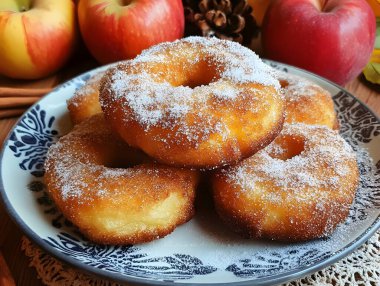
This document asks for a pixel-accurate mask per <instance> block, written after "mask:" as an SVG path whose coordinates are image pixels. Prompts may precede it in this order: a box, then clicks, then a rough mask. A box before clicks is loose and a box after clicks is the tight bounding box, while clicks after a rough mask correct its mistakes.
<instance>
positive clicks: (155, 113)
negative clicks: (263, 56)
mask: <svg viewBox="0 0 380 286" xmlns="http://www.w3.org/2000/svg"><path fill="white" fill-rule="evenodd" d="M274 73H275V72H274V70H273V69H272V68H271V67H269V66H268V65H266V64H264V63H263V62H262V61H261V60H260V59H259V58H258V57H257V55H255V54H254V53H253V52H252V51H250V50H248V49H246V48H244V47H242V46H240V45H239V44H236V43H232V42H230V41H223V40H219V39H206V38H200V37H191V38H186V39H182V40H178V41H175V42H171V43H163V44H159V45H157V46H154V47H152V48H150V49H148V50H146V51H144V52H143V53H142V54H141V56H138V57H137V58H135V59H134V60H131V61H128V62H124V63H121V64H119V65H118V67H116V68H113V69H111V70H109V71H108V72H107V75H106V76H105V78H104V81H103V83H102V86H101V89H100V103H101V106H102V109H103V112H104V114H105V117H106V118H107V120H108V121H109V122H110V124H111V126H112V127H113V128H114V129H115V130H116V131H117V132H118V133H119V134H120V135H121V137H123V139H124V140H126V141H127V142H128V144H130V145H131V146H134V147H137V148H140V149H142V150H143V151H144V152H146V153H147V154H148V155H150V156H151V157H153V158H155V159H157V160H158V161H160V162H163V163H165V164H170V165H175V166H186V167H195V168H215V167H217V166H221V165H226V164H229V163H234V162H237V161H238V160H241V159H242V158H243V157H247V156H250V155H251V154H253V153H254V152H256V151H257V150H258V149H261V148H263V146H265V145H267V144H268V143H269V142H270V141H271V140H272V139H273V138H274V136H276V134H277V133H278V132H279V131H280V129H281V126H282V122H283V112H284V102H283V97H282V95H281V94H280V93H279V88H280V85H279V82H278V81H277V80H276V79H275V78H274V76H273V74H274ZM253 118H254V119H255V120H252V119H253Z"/></svg>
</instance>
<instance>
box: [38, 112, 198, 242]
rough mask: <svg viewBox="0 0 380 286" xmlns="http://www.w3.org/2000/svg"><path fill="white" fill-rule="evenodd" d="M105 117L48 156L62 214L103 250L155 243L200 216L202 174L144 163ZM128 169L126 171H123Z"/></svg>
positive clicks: (49, 178)
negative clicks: (196, 201) (198, 201)
mask: <svg viewBox="0 0 380 286" xmlns="http://www.w3.org/2000/svg"><path fill="white" fill-rule="evenodd" d="M141 156H142V155H141V154H137V153H136V150H134V149H132V148H130V147H128V146H127V145H126V144H125V143H124V142H122V141H121V140H120V139H117V138H116V137H115V136H113V134H112V133H111V131H110V129H109V128H108V126H107V125H106V123H105V121H104V118H103V114H99V115H95V116H93V117H91V118H89V119H87V120H85V121H83V122H82V123H80V124H78V125H76V126H75V127H74V130H73V131H72V132H70V133H69V134H68V135H66V136H63V137H62V138H60V139H59V141H58V142H57V143H56V144H54V145H53V146H52V147H51V148H50V149H49V152H48V154H47V159H46V163H45V169H46V173H45V181H46V185H47V189H48V193H49V195H50V196H51V198H52V199H53V200H54V202H55V203H56V205H57V206H58V208H59V209H60V210H61V211H62V213H63V214H64V215H65V217H67V218H68V219H69V220H70V221H72V222H73V224H75V225H76V226H77V227H78V228H79V230H80V231H81V232H82V233H83V234H84V235H85V236H87V237H88V238H89V239H90V240H92V241H94V242H97V243H101V244H130V243H141V242H146V241H151V240H153V239H156V238H160V237H163V236H165V235H167V234H169V233H170V232H172V231H173V230H174V229H175V227H176V226H178V225H180V224H183V223H185V222H186V221H188V220H189V219H190V218H191V217H192V216H193V213H194V207H193V202H194V197H195V188H196V185H197V182H198V173H197V172H196V171H191V170H185V169H180V168H173V167H167V166H163V165H158V164H154V163H143V164H139V165H136V166H134V167H128V164H132V165H133V164H136V163H138V162H139V161H140V157H141ZM118 166H123V167H125V168H117V167H118Z"/></svg>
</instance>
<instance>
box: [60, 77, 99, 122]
mask: <svg viewBox="0 0 380 286" xmlns="http://www.w3.org/2000/svg"><path fill="white" fill-rule="evenodd" d="M103 75H104V72H99V73H97V74H95V75H93V76H92V77H91V78H90V79H89V80H88V81H87V82H86V83H85V84H84V85H83V86H82V87H81V88H79V89H78V90H77V91H76V92H75V94H74V96H73V97H72V98H70V99H69V100H67V109H68V110H69V113H70V118H71V121H72V123H73V124H78V123H80V122H82V121H83V120H85V119H87V118H89V117H91V116H92V115H95V114H98V113H101V112H102V109H101V107H100V103H99V84H100V81H101V79H102V77H103Z"/></svg>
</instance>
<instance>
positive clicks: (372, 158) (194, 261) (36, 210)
mask: <svg viewBox="0 0 380 286" xmlns="http://www.w3.org/2000/svg"><path fill="white" fill-rule="evenodd" d="M268 63H269V64H271V65H272V66H274V67H275V68H278V69H281V70H284V71H286V72H290V73H294V74H297V75H300V76H303V77H305V78H308V79H310V80H312V81H314V82H316V83H318V84H319V85H321V86H323V87H324V88H325V89H327V90H329V91H330V92H331V94H332V95H333V99H334V102H335V106H336V110H337V112H338V114H339V121H340V125H341V134H342V136H343V137H344V138H345V139H346V140H347V141H348V142H349V144H350V145H351V146H352V147H353V148H354V149H355V150H356V151H357V152H358V158H359V166H360V172H361V180H360V188H359V190H358V192H357V196H356V199H355V202H354V204H353V206H352V209H351V212H350V216H349V218H348V219H347V221H346V222H345V223H344V224H342V225H340V226H339V227H338V228H337V230H336V231H335V232H334V234H333V235H332V236H331V237H329V238H326V239H320V240H315V241H311V242H305V243H296V244H284V243H274V242H270V241H255V240H247V239H242V238H240V237H239V236H237V235H235V234H234V233H232V232H230V231H229V230H228V229H226V228H225V227H224V225H223V224H222V223H221V222H220V220H219V219H218V217H217V216H216V215H215V213H214V211H213V208H212V202H211V200H210V199H209V198H208V196H207V193H205V194H204V198H201V200H200V204H199V205H198V212H197V214H196V216H195V217H194V218H193V219H192V220H191V221H190V222H188V223H186V224H185V225H182V226H180V227H179V228H177V229H176V230H175V231H174V232H173V233H172V234H170V235H168V236H166V237H165V238H163V239H160V240H157V241H154V242H151V243H145V244H140V245H128V246H102V245H97V244H93V243H91V242H89V241H87V240H86V239H84V238H83V237H82V236H81V235H80V233H79V232H78V231H77V230H76V228H75V227H73V226H72V225H71V224H70V222H68V221H67V220H65V218H64V217H63V216H62V215H61V214H60V213H59V211H58V210H57V209H56V207H55V206H54V204H53V203H52V202H51V200H50V199H49V197H48V196H47V194H46V190H45V186H44V183H43V174H44V171H43V163H44V159H45V155H46V152H47V150H48V148H49V146H51V145H52V144H54V142H55V141H57V139H58V138H59V137H60V136H62V135H64V134H66V133H67V132H68V131H69V130H70V129H71V128H72V126H71V123H70V119H69V116H68V111H67V109H66V100H67V99H68V98H70V97H71V96H72V95H73V93H74V91H75V90H76V89H77V88H79V87H80V86H82V85H83V84H84V83H85V81H86V80H87V79H88V78H89V77H90V76H91V75H93V74H94V73H96V72H97V71H99V70H100V69H104V68H100V69H97V70H93V71H89V72H87V73H85V74H83V75H81V76H79V77H76V78H74V79H72V80H70V81H68V82H66V83H64V84H63V85H61V86H60V87H58V88H57V89H55V90H54V91H53V92H51V93H49V94H48V95H47V96H45V97H44V98H43V99H41V100H40V101H39V102H38V103H37V104H35V105H34V106H32V107H31V108H30V109H29V110H28V111H27V112H26V113H25V114H24V115H23V116H22V117H21V119H20V120H19V121H18V122H17V124H16V125H15V127H14V128H13V130H12V131H11V132H10V134H9V136H8V138H7V139H6V141H5V143H4V149H3V151H2V154H1V174H0V186H1V196H2V199H3V201H4V202H5V206H6V208H7V210H8V212H9V214H10V215H11V217H13V219H14V220H15V221H16V222H17V223H18V224H19V225H20V226H21V228H22V229H23V230H24V232H25V233H26V235H27V236H28V237H29V238H31V239H32V240H33V241H34V242H35V243H36V244H38V245H39V246H40V247H42V248H43V249H44V250H46V251H47V252H49V253H50V254H52V255H53V256H55V257H57V258H59V259H61V260H62V261H64V262H66V263H69V264H71V265H73V266H74V267H77V268H80V269H83V270H85V271H88V272H91V273H93V274H97V275H100V276H103V277H106V278H109V279H112V280H116V281H121V282H140V283H147V284H160V285H170V284H176V283H181V284H182V283H183V284H210V285H211V284H212V285H214V284H223V285H232V284H233V285H252V284H253V283H255V284H257V285H273V284H276V283H281V282H286V281H289V280H293V279H295V278H298V277H302V276H305V275H306V274H309V273H313V272H315V271H317V270H319V269H321V268H324V267H326V266H328V265H330V264H331V263H333V262H335V261H337V260H339V259H341V258H342V257H344V256H346V255H347V254H349V253H350V252H352V251H354V249H355V248H357V247H358V246H360V245H361V244H362V243H364V242H365V241H366V240H367V239H368V238H369V237H370V236H371V235H372V234H373V233H374V232H375V231H376V230H377V229H379V227H380V219H379V215H380V121H379V119H378V118H377V117H376V116H375V115H374V114H373V113H372V112H371V111H370V110H369V109H368V108H367V107H366V106H365V105H364V104H363V103H361V102H360V101H358V100H357V99H356V98H355V97H353V96H352V95H350V94H349V93H348V92H347V91H345V90H343V89H341V88H340V87H338V86H337V85H334V84H332V83H331V82H328V81H326V80H324V79H322V78H320V77H317V76H315V75H312V74H310V73H308V72H305V71H303V70H300V69H297V68H294V67H290V66H287V65H283V64H278V63H274V62H268Z"/></svg>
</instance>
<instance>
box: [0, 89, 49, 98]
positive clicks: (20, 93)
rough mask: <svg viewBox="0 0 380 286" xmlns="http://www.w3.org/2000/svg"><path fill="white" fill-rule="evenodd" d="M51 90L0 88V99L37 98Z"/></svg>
mask: <svg viewBox="0 0 380 286" xmlns="http://www.w3.org/2000/svg"><path fill="white" fill-rule="evenodd" d="M51 90H52V88H50V87H49V88H13V87H0V97H12V96H15V97H37V96H43V95H45V94H47V93H49V92H50V91H51Z"/></svg>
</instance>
